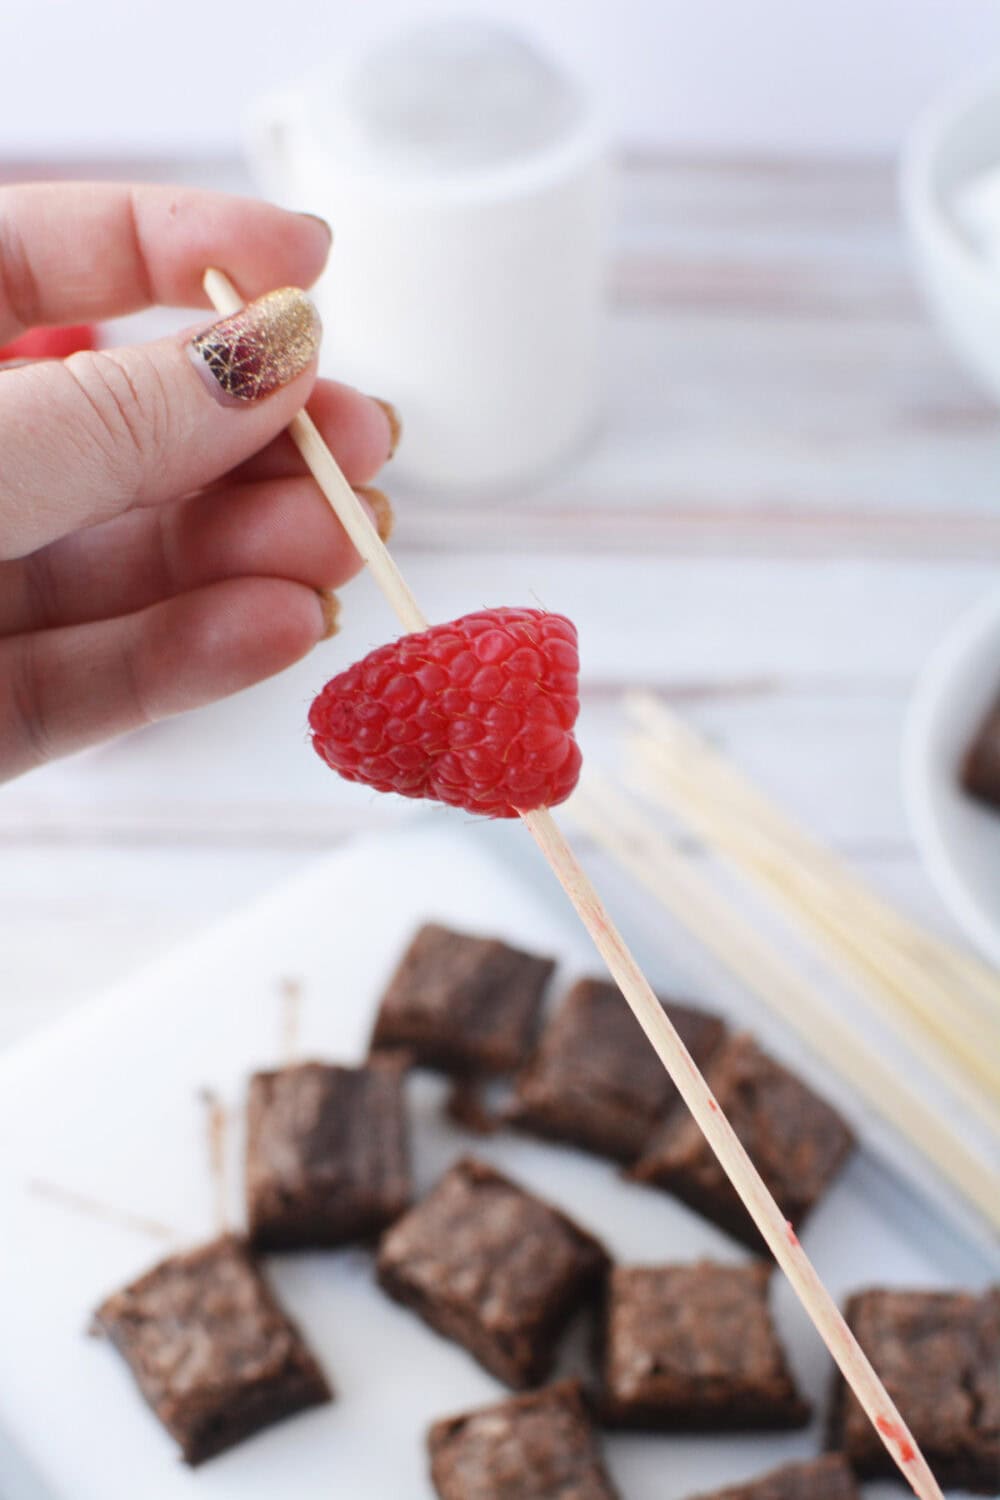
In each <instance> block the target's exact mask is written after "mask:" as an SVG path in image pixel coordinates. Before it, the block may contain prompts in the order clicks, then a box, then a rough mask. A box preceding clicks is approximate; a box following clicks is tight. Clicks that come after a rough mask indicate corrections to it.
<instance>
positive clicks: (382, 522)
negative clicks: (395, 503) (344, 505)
mask: <svg viewBox="0 0 1000 1500" xmlns="http://www.w3.org/2000/svg"><path fill="white" fill-rule="evenodd" d="M356 490H357V493H358V494H359V495H360V496H361V497H362V499H364V500H365V501H366V502H367V504H368V508H369V510H370V511H371V513H372V520H373V521H374V522H375V530H376V531H377V532H378V534H379V538H380V539H381V540H382V541H383V542H387V541H388V540H389V538H390V537H391V536H392V530H393V527H394V526H395V524H396V512H395V511H394V510H393V508H392V501H391V500H390V499H389V496H388V495H386V494H384V493H383V491H382V490H376V489H373V488H372V486H371V485H370V484H359V485H357V486H356Z"/></svg>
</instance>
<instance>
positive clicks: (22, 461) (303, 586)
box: [0, 184, 397, 780]
mask: <svg viewBox="0 0 1000 1500" xmlns="http://www.w3.org/2000/svg"><path fill="white" fill-rule="evenodd" d="M328 249H329V231H328V230H327V228H326V226H325V225H324V224H323V223H322V222H321V221H320V220H318V219H313V218H311V217H309V216H306V215H302V214H293V213H286V212H284V211H282V210H280V209H277V208H272V207H269V206H268V205H266V204H263V203H256V202H253V201H250V200H244V199H238V198H229V197H224V196H222V195H220V194H214V193H200V192H191V191H187V190H185V189H175V188H159V187H126V186H118V185H111V184H108V185H105V184H72V185H67V184H51V185H48V184H46V185H40V186H29V187H8V188H2V189H0V344H4V343H6V342H7V341H8V340H9V339H11V338H13V337H14V336H15V335H17V334H18V333H20V332H21V331H22V330H23V328H25V327H28V326H31V325H34V324H39V323H69V322H77V321H90V320H93V319H98V318H108V317H113V316H117V315H120V314H123V313H128V312H134V311H135V310H136V309H137V308H140V307H144V306H148V305H150V304H154V303H160V304H164V305H169V306H177V307H180V306H185V307H204V306H207V298H206V297H205V294H204V292H203V291H202V287H201V277H202V274H203V272H204V270H205V268H206V266H210V265H216V266H219V267H220V268H221V269H223V270H225V271H226V272H227V274H228V275H229V276H230V277H231V278H232V279H233V281H234V282H235V283H236V285H237V286H238V287H239V288H240V291H241V292H242V294H243V295H244V296H245V297H247V298H254V297H261V295H262V294H264V293H269V292H271V291H272V290H273V289H274V288H288V287H303V286H309V285H310V284H311V283H312V282H313V281H314V280H315V279H316V277H317V276H318V275H319V273H320V271H321V270H322V269H323V265H324V263H325V261H326V256H327V251H328ZM206 327H207V329H208V331H207V332H206V331H205V329H206ZM318 341H319V330H318V321H317V320H316V318H315V314H314V312H313V310H312V305H311V303H309V301H308V299H307V298H305V297H304V296H303V295H301V294H295V293H288V294H286V295H285V296H282V297H278V298H267V297H263V298H262V300H261V301H260V302H257V303H254V304H253V305H252V306H251V307H249V308H247V309H246V310H245V311H244V312H243V313H242V314H239V315H237V318H235V319H225V320H222V321H221V322H218V321H216V320H215V319H214V317H213V318H212V319H205V320H204V322H203V324H202V325H201V326H200V327H199V328H198V329H196V330H195V331H194V333H193V334H192V332H191V331H190V330H189V331H188V333H186V334H183V335H178V336H177V337H175V338H170V339H163V340H161V341H160V342H158V343H153V344H148V345H145V346H142V347H137V348H128V349H113V350H105V351H100V352H87V353H78V354H74V355H72V356H70V357H69V358H68V359H66V360H45V361H40V362H38V363H34V364H28V365H24V364H21V365H18V366H17V367H14V366H11V367H9V368H6V369H0V780H2V779H4V778H5V777H10V776H14V775H17V774H18V773H19V772H21V771H25V770H28V769H30V768H31V767H32V766H36V765H39V764H40V763H42V762H43V761H46V760H49V759H51V758H52V757H54V756H57V755H63V754H66V753H67V752H68V751H71V750H76V749H79V748H81V747H82V746H84V745H89V744H93V743H95V742H96V741H99V740H101V739H104V738H107V737H108V736H110V735H114V734H118V733H120V732H121V731H123V730H127V729H133V728H136V727H137V726H139V725H142V724H146V723H149V722H151V721H153V720H156V719H160V718H163V717H165V716H166V715H168V714H174V713H179V712H181V711H182V710H184V709H187V708H193V707H196V706H198V705H200V704H203V703H208V702H210V701H211V700H212V699H214V698H219V697H223V696H225V695H226V694H227V693H234V692H237V691H238V690H239V689H240V688H243V687H247V686H248V685H249V684H250V683H253V682H256V681H258V680H259V679H261V678H263V677H267V676H270V675H271V674H272V673H274V672H278V671H280V670H281V669H282V668H283V667H286V666H288V665H290V663H292V662H294V661H297V660H298V659H299V658H300V657H301V656H303V655H304V654H305V653H306V652H307V651H309V650H310V649H311V648H312V647H313V646H314V645H315V644H316V642H317V641H319V640H320V639H321V638H322V637H323V636H324V635H325V634H327V633H329V628H330V625H331V615H332V612H333V610H334V609H335V601H333V602H331V600H330V598H329V596H328V594H327V592H326V591H328V590H330V589H331V588H333V587H335V586H337V585H338V584H341V583H343V582H345V581H346V580H347V579H348V578H350V577H351V576H352V575H353V574H354V573H355V572H356V571H357V569H358V567H359V566H360V563H359V559H358V557H357V555H356V553H355V552H354V549H353V548H352V547H351V545H350V543H349V542H348V540H347V537H346V536H345V534H344V532H343V531H342V530H341V528H340V525H339V523H338V522H337V521H336V519H335V518H334V516H333V514H332V512H331V511H330V509H329V507H328V505H327V503H326V501H325V500H324V499H323V497H322V496H321V495H320V493H319V491H318V490H317V489H316V486H315V484H314V482H313V481H312V479H311V478H310V477H309V475H308V473H307V471H306V469H305V466H304V465H303V464H302V462H301V460H300V459H299V457H298V454H297V453H296V451H295V449H294V448H293V446H292V444H291V441H290V439H289V438H288V437H287V435H282V430H283V429H284V428H285V427H286V426H287V425H288V423H289V421H290V420H291V418H292V417H293V416H294V415H295V413H296V412H297V411H298V410H299V409H300V408H301V407H302V406H304V405H305V403H306V400H307V399H309V402H310V405H309V409H310V412H311V413H312V415H313V417H314V419H315V420H316V421H317V422H318V424H319V426H320V428H321V430H322V432H323V435H324V437H325V438H326V440H327V442H328V443H329V444H330V446H331V447H332V449H333V451H334V453H335V454H336V455H337V458H338V460H339V462H340V464H341V466H342V468H343V470H344V472H345V474H346V475H347V478H348V479H349V481H350V482H351V483H352V484H354V485H358V486H361V485H364V484H365V482H366V481H367V480H369V479H370V478H371V477H372V476H373V475H374V474H375V473H376V472H377V470H378V469H379V468H380V467H381V465H382V463H383V462H384V461H385V460H386V459H387V458H388V457H389V456H390V454H391V450H392V447H393V444H394V441H395V437H396V434H397V428H396V424H395V419H394V415H393V414H392V412H391V408H386V407H385V406H384V405H383V404H382V403H380V402H378V401H376V400H373V399H372V398H371V397H368V396H362V395H361V394H360V393H358V392H357V391H353V390H350V389H348V388H347V387H345V386H342V385H337V384H335V383H333V382H332V381H328V380H320V381H317V380H316V353H317V348H318ZM367 503H368V504H369V508H370V509H371V511H372V513H373V515H374V518H375V519H376V522H377V524H380V525H382V526H383V528H384V527H385V526H386V525H387V524H388V522H389V519H390V518H391V510H390V508H389V506H388V502H387V501H386V500H385V499H384V497H382V496H378V494H377V492H373V493H372V494H371V495H370V496H369V498H368V502H367Z"/></svg>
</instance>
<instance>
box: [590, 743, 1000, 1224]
mask: <svg viewBox="0 0 1000 1500" xmlns="http://www.w3.org/2000/svg"><path fill="white" fill-rule="evenodd" d="M570 812H571V814H572V816H573V818H574V819H575V820H577V821H578V822H579V824H580V826H581V827H582V828H584V829H585V830H586V831H587V832H588V833H589V834H590V835H591V837H592V838H594V839H596V840H597V842H598V843H599V844H601V845H602V846H603V847H604V848H605V849H607V850H608V852H609V853H611V854H613V855H614V857H615V858H616V859H618V860H619V862H620V863H621V864H622V865H623V866H624V867H625V868H626V869H628V870H630V871H631V872H632V873H633V874H634V875H635V876H636V877H637V878H638V879H639V880H640V881H641V882H642V884H643V885H645V886H646V888H647V889H648V890H649V891H651V892H652V894H653V895H654V896H655V897H656V898H657V900H658V901H659V902H660V904H661V905H662V906H663V907H665V908H666V909H667V910H668V911H669V912H671V913H672V914H673V915H674V916H675V917H677V919H678V920H679V921H680V922H681V923H683V925H684V926H685V927H686V928H687V929H688V930H689V931H690V932H691V933H693V934H694V936H695V937H696V938H697V939H698V941H699V942H700V943H702V945H703V946H704V947H706V948H707V949H708V950H709V951H710V952H712V953H714V954H715V955H716V957H717V958H719V959H721V961H722V962H723V963H724V964H725V965H726V966H727V968H729V969H730V970H732V972H733V973H734V974H735V975H736V977H737V978H738V979H739V980H740V981H741V982H742V983H744V984H746V985H747V986H748V987H749V988H750V989H752V990H753V991H755V993H756V994H757V995H758V996H759V998H760V999H761V1000H762V1001H763V1002H764V1003H765V1004H766V1005H767V1006H768V1007H769V1008H770V1009H771V1010H773V1011H775V1012H776V1013H777V1014H778V1015H780V1016H781V1017H782V1019H783V1020H784V1021H785V1022H786V1023H787V1024H788V1025H789V1026H790V1027H791V1028H792V1029H793V1030H794V1031H795V1032H797V1034H798V1035H799V1036H800V1037H801V1038H802V1039H803V1041H805V1042H806V1044H807V1045H808V1046H809V1047H810V1048H811V1049H812V1050H813V1051H818V1052H819V1053H820V1054H821V1055H822V1057H823V1059H824V1061H826V1062H828V1063H829V1064H830V1065H831V1066H832V1067H833V1068H835V1069H836V1070H837V1072H838V1073H839V1074H840V1075H841V1077H843V1078H844V1079H846V1080H847V1081H848V1082H849V1084H850V1085H851V1086H852V1087H853V1088H855V1089H856V1090H857V1092H858V1093H860V1094H861V1095H863V1097H864V1098H865V1099H866V1100H867V1102H868V1104H869V1105H871V1106H872V1108H874V1109H875V1110H876V1111H877V1112H878V1113H879V1114H880V1115H881V1116H882V1117H883V1118H884V1119H886V1120H888V1121H889V1122H890V1124H892V1125H893V1126H894V1127H895V1128H896V1129H897V1130H898V1131H899V1132H900V1134H902V1135H903V1136H905V1137H906V1138H907V1139H908V1140H910V1141H911V1142H912V1143H913V1144H914V1145H915V1146H916V1147H917V1148H918V1150H920V1151H922V1152H923V1154H924V1155H925V1156H926V1157H927V1158H928V1160H930V1161H932V1162H933V1163H934V1165H935V1166H936V1167H937V1169H938V1171H939V1172H940V1173H941V1175H942V1176H943V1177H944V1178H945V1179H946V1180H947V1181H949V1182H950V1183H951V1184H952V1185H953V1186H954V1187H955V1188H956V1189H957V1190H958V1191H959V1192H960V1193H961V1194H962V1196H963V1197H964V1198H966V1199H967V1200H968V1202H970V1203H971V1204H972V1205H973V1206H974V1207H975V1208H976V1209H978V1211H979V1212H980V1213H981V1214H982V1215H983V1217H984V1218H985V1219H986V1221H987V1222H988V1223H990V1224H991V1225H992V1226H993V1227H994V1228H995V1229H996V1230H997V1231H1000V1177H998V1176H997V1174H996V1173H995V1172H993V1171H992V1170H991V1168H990V1167H989V1165H988V1164H987V1163H986V1162H985V1161H983V1160H982V1159H981V1158H980V1157H979V1156H977V1155H976V1154H975V1153H974V1152H972V1151H970V1150H969V1149H968V1147H967V1146H966V1145H965V1143H964V1141H962V1139H961V1137H959V1136H958V1135H956V1133H955V1132H954V1131H953V1130H952V1129H951V1128H950V1126H949V1125H947V1124H946V1123H945V1122H943V1121H942V1120H940V1119H939V1118H938V1117H937V1115H935V1114H934V1113H933V1112H932V1111H931V1110H929V1109H928V1108H927V1106H926V1104H925V1103H924V1102H923V1100H922V1099H921V1097H920V1096H919V1094H917V1093H915V1092H914V1091H913V1090H912V1089H910V1088H909V1087H908V1086H907V1085H906V1084H905V1083H903V1082H902V1081H901V1080H900V1079H899V1077H898V1075H897V1074H896V1073H895V1072H894V1071H893V1069H892V1068H891V1067H889V1066H888V1064H886V1063H885V1062H883V1061H882V1059H881V1057H880V1056H879V1055H878V1054H877V1053H876V1052H874V1051H873V1050H872V1049H871V1048H869V1047H867V1046H866V1045H865V1044H864V1043H863V1042H861V1041H859V1039H858V1037H857V1036H856V1035H855V1033H854V1031H853V1030H852V1028H851V1027H850V1026H848V1025H846V1024H845V1023H844V1022H843V1021H842V1020H841V1019H840V1017H839V1016H838V1015H837V1012H836V1010H835V1009H834V1007H833V1006H832V1005H830V1004H829V1002H828V1001H827V1000H826V999H825V998H824V997H823V995H822V994H821V993H820V992H819V990H817V989H816V987H815V986H814V985H813V984H812V983H811V982H810V981H809V980H808V979H807V977H806V976H805V975H804V974H801V973H799V972H798V971H796V970H795V969H794V968H793V967H792V966H791V965H790V964H788V963H787V962H786V961H785V960H784V959H782V958H781V957H780V955H779V954H778V953H776V952H775V951H774V950H773V949H772V948H771V947H770V946H769V944H768V943H767V942H766V941H765V940H764V939H763V938H761V937H760V935H759V934H758V932H757V931H756V929H755V928H754V927H753V926H752V925H751V924H750V923H749V922H748V921H747V920H746V918H745V917H743V916H742V914H741V913H740V912H738V911H737V910H736V909H735V907H733V906H732V905H731V904H730V902H728V901H727V900H726V899H725V897H723V896H721V895H720V894H719V892H718V891H717V890H716V889H715V887H714V886H713V885H711V884H710V883H709V881H707V880H705V879H704V878H703V877H702V876H700V875H699V874H698V872H697V870H695V869H693V868H692V866H691V862H690V860H688V859H686V858H685V857H684V856H683V855H682V854H680V853H679V852H678V851H677V850H676V849H675V848H674V846H673V845H672V844H671V843H670V842H669V840H667V839H666V838H664V837H663V836H662V835H661V834H659V833H658V832H657V830H655V829H654V828H651V827H650V824H649V820H648V818H644V817H642V816H640V814H639V813H638V811H637V810H636V808H635V807H634V806H633V805H632V804H631V803H630V802H629V801H628V800H627V799H626V798H625V797H623V796H622V795H621V794H620V793H619V792H617V791H616V790H615V789H614V788H613V787H611V786H610V785H609V784H607V783H606V782H605V781H604V779H603V778H601V777H598V776H596V775H595V774H594V773H593V772H588V773H587V774H586V777H585V779H584V781H583V782H582V783H581V785H580V786H579V787H578V788H577V790H576V792H575V793H574V794H573V800H572V802H571V803H570Z"/></svg>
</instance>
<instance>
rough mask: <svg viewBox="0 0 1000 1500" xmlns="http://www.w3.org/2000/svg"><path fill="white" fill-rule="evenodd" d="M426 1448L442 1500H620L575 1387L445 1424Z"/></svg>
mask: <svg viewBox="0 0 1000 1500" xmlns="http://www.w3.org/2000/svg"><path fill="white" fill-rule="evenodd" d="M427 1447H428V1450H429V1452H430V1459H431V1479H432V1480H433V1482H434V1487H435V1489H436V1490H437V1493H438V1495H439V1496H440V1500H552V1497H553V1496H556V1495H563V1496H565V1497H566V1500H618V1491H617V1490H616V1489H615V1487H614V1485H613V1484H612V1483H611V1480H610V1478H609V1477H608V1472H607V1470H606V1469H605V1467H604V1463H603V1461H602V1458H601V1450H600V1447H599V1445H598V1441H597V1434H596V1432H595V1431H594V1429H593V1427H592V1426H591V1423H590V1418H589V1416H588V1414H587V1409H586V1407H585V1405H584V1401H583V1395H582V1392H581V1389H580V1384H579V1381H576V1380H562V1381H559V1382H558V1383H557V1384H556V1385H550V1386H546V1387H545V1389H544V1390H541V1391H532V1392H531V1393H530V1395H527V1396H512V1397H511V1398H510V1399H509V1400H507V1401H501V1402H499V1403H498V1404H497V1405H496V1406H485V1407H481V1408H480V1409H479V1410H478V1411H470V1412H464V1413H463V1414H462V1415H461V1416H458V1417H446V1418H445V1419H444V1420H443V1421H441V1422H435V1424H434V1426H433V1427H432V1428H431V1430H430V1432H429V1433H428V1435H427Z"/></svg>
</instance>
